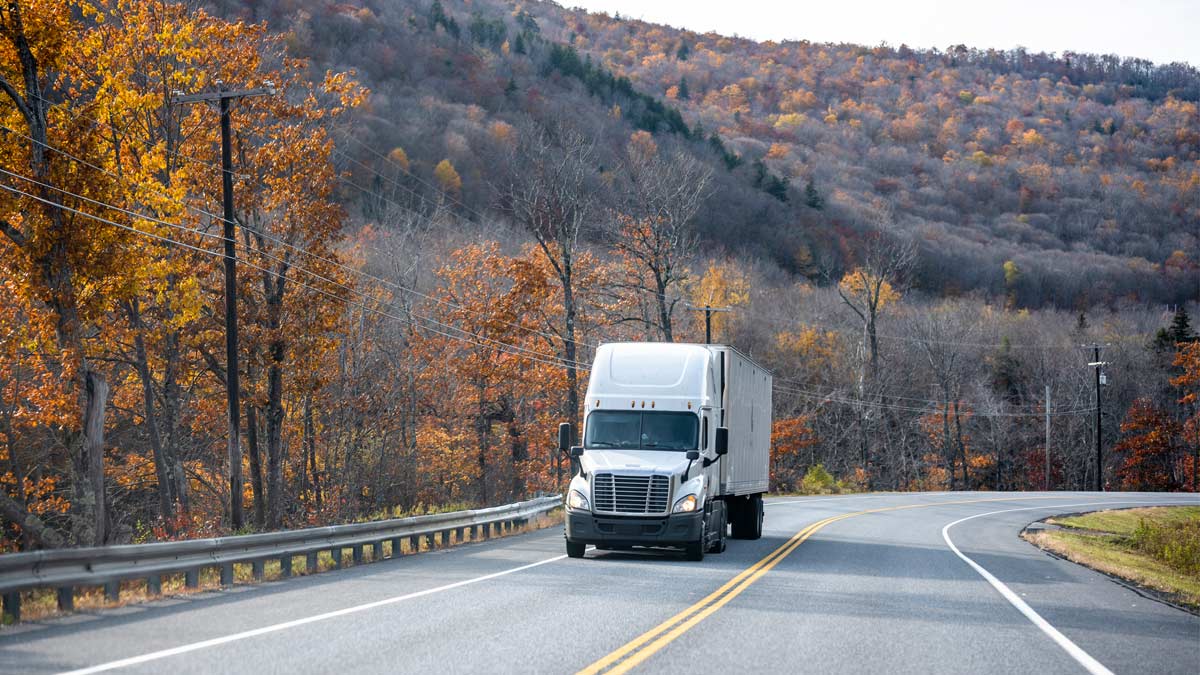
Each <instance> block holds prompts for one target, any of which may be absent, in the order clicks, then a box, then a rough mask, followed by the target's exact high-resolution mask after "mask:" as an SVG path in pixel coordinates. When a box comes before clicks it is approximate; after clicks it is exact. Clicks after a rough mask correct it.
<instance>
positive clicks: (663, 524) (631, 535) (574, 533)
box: [567, 511, 704, 546]
mask: <svg viewBox="0 0 1200 675" xmlns="http://www.w3.org/2000/svg"><path fill="white" fill-rule="evenodd" d="M703 518H704V513H703V512H702V511H695V512H692V513H675V514H671V515H669V516H665V517H662V516H660V517H651V518H638V517H632V516H597V515H593V514H592V513H589V512H586V511H567V539H569V540H570V541H574V542H582V543H584V544H603V545H608V546H683V545H684V544H688V543H692V542H695V541H696V540H697V539H699V538H700V532H701V530H702V526H703Z"/></svg>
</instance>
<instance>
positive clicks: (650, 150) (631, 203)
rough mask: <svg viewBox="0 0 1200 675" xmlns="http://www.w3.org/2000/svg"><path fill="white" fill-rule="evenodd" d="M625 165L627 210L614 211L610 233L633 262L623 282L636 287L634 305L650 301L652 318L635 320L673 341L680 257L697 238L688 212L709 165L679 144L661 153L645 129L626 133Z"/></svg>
mask: <svg viewBox="0 0 1200 675" xmlns="http://www.w3.org/2000/svg"><path fill="white" fill-rule="evenodd" d="M623 168H624V169H625V171H624V174H625V175H626V176H627V178H628V188H627V192H626V194H627V198H626V202H625V204H624V206H623V210H624V211H625V213H619V214H616V217H615V218H614V221H615V223H616V224H617V230H616V232H615V233H614V237H613V247H614V248H615V249H616V250H617V252H618V253H620V254H621V255H622V256H624V257H625V258H626V260H627V261H628V263H629V265H630V266H631V267H632V268H633V272H632V275H631V277H632V278H631V279H629V280H627V281H626V282H625V283H624V284H623V286H624V287H625V288H627V289H628V290H631V291H633V292H634V293H635V303H634V304H635V306H641V305H642V304H643V302H649V303H651V304H652V306H653V307H654V311H653V312H652V313H651V314H652V317H653V318H650V317H647V316H646V313H643V314H642V315H641V316H640V317H638V320H641V321H643V322H644V323H646V325H647V328H649V329H652V330H656V331H657V332H658V333H659V336H660V338H661V339H662V340H664V341H666V342H672V341H673V340H674V330H673V322H674V314H675V308H676V305H677V304H678V302H679V301H680V299H681V297H680V295H679V290H680V289H679V286H680V285H681V284H682V283H684V282H685V281H686V278H687V277H686V269H685V268H684V267H683V263H684V261H685V260H687V259H688V258H689V257H690V256H691V254H692V253H693V252H694V251H695V247H696V241H697V238H696V232H695V229H694V228H693V226H692V218H693V216H695V214H696V212H697V211H698V210H699V209H700V206H701V204H702V203H703V202H704V198H705V196H706V194H707V192H708V187H709V182H710V180H711V178H712V169H710V168H709V167H706V166H704V165H703V164H701V163H700V162H698V161H696V159H695V158H693V157H692V156H691V155H689V154H687V153H685V152H683V151H681V150H677V151H675V152H673V153H671V154H670V155H668V156H664V153H663V152H662V151H660V150H659V148H658V145H657V144H656V143H655V142H654V139H653V138H652V137H651V135H650V134H649V133H647V132H645V131H638V132H635V133H634V134H633V136H632V137H631V138H630V141H629V143H628V144H627V146H626V150H625V158H624V164H623ZM643 274H644V275H646V277H648V281H649V282H650V286H649V287H648V288H647V287H645V286H644V285H643V284H642V275H643ZM638 293H643V294H645V295H644V296H639V295H637V294H638Z"/></svg>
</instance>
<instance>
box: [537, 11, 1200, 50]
mask: <svg viewBox="0 0 1200 675" xmlns="http://www.w3.org/2000/svg"><path fill="white" fill-rule="evenodd" d="M557 1H558V2H559V3H560V4H562V5H564V6H567V7H582V8H584V9H587V10H589V11H593V12H600V11H603V12H607V13H609V14H614V13H617V12H620V14H621V16H627V17H630V18H633V19H642V20H645V21H651V22H654V23H664V24H668V25H671V26H677V27H681V28H687V29H689V30H694V31H697V32H701V33H703V32H708V31H716V32H717V33H721V34H723V35H734V34H737V35H740V36H742V37H747V38H752V39H755V40H777V41H779V40H810V41H812V42H850V43H855V44H864V45H869V46H873V45H877V44H879V43H880V42H887V43H888V44H890V45H892V46H899V45H900V44H901V43H903V44H907V45H908V46H910V47H914V48H917V47H921V48H929V47H937V48H939V49H945V48H946V47H948V46H950V45H955V44H960V43H961V44H965V45H967V46H968V47H977V48H981V49H986V48H988V47H994V48H997V49H1011V48H1013V47H1017V46H1022V47H1025V48H1026V49H1028V50H1030V51H1035V52H1036V51H1046V52H1056V53H1060V54H1061V53H1062V52H1064V51H1076V52H1093V53H1099V54H1119V55H1121V56H1136V57H1139V58H1144V59H1150V60H1151V61H1154V62H1155V63H1160V64H1161V63H1170V62H1172V61H1184V62H1186V63H1189V64H1191V65H1193V66H1200V0H998V1H993V2H988V3H982V2H977V1H972V0H959V1H958V2H955V1H954V0H866V1H863V0H859V1H854V0H849V1H843V2H838V1H837V0H833V1H830V0H819V1H818V2H803V1H802V0H774V1H772V0H725V1H724V2H714V1H713V0H690V1H689V0H557Z"/></svg>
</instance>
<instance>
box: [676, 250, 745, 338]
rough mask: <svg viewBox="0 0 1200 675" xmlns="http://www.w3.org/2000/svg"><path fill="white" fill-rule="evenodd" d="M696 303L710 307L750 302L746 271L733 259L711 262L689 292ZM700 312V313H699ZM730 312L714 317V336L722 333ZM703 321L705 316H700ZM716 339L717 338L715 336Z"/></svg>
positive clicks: (731, 305) (739, 304)
mask: <svg viewBox="0 0 1200 675" xmlns="http://www.w3.org/2000/svg"><path fill="white" fill-rule="evenodd" d="M689 295H691V298H692V304H694V305H708V306H710V307H739V306H741V305H745V304H747V303H749V302H750V280H749V279H748V278H747V277H746V274H745V272H743V271H742V270H741V268H740V267H738V266H737V265H736V263H734V262H732V261H726V262H713V263H709V265H708V269H707V270H705V272H704V276H702V277H701V278H700V281H699V283H697V284H696V285H695V286H694V287H692V288H691V292H690V293H689ZM698 314H700V313H698ZM728 317H729V314H728V313H725V312H720V313H716V314H714V315H713V317H712V328H713V334H714V336H718V335H722V334H723V331H724V328H725V326H726V325H727V323H728ZM700 320H701V321H703V316H702V315H701V316H700ZM714 339H716V338H714Z"/></svg>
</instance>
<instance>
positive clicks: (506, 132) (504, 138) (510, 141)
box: [488, 120, 517, 148]
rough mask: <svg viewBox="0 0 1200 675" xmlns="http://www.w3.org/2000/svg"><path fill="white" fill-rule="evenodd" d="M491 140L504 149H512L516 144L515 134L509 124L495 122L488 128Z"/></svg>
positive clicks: (499, 121)
mask: <svg viewBox="0 0 1200 675" xmlns="http://www.w3.org/2000/svg"><path fill="white" fill-rule="evenodd" d="M488 133H489V134H491V136H492V139H493V140H495V141H496V142H497V143H499V144H500V145H502V146H504V147H506V148H512V147H513V146H514V145H516V142H517V132H516V129H514V128H513V126H512V125H511V124H509V123H508V122H504V121H501V120H496V121H494V122H492V123H491V125H489V126H488Z"/></svg>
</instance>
